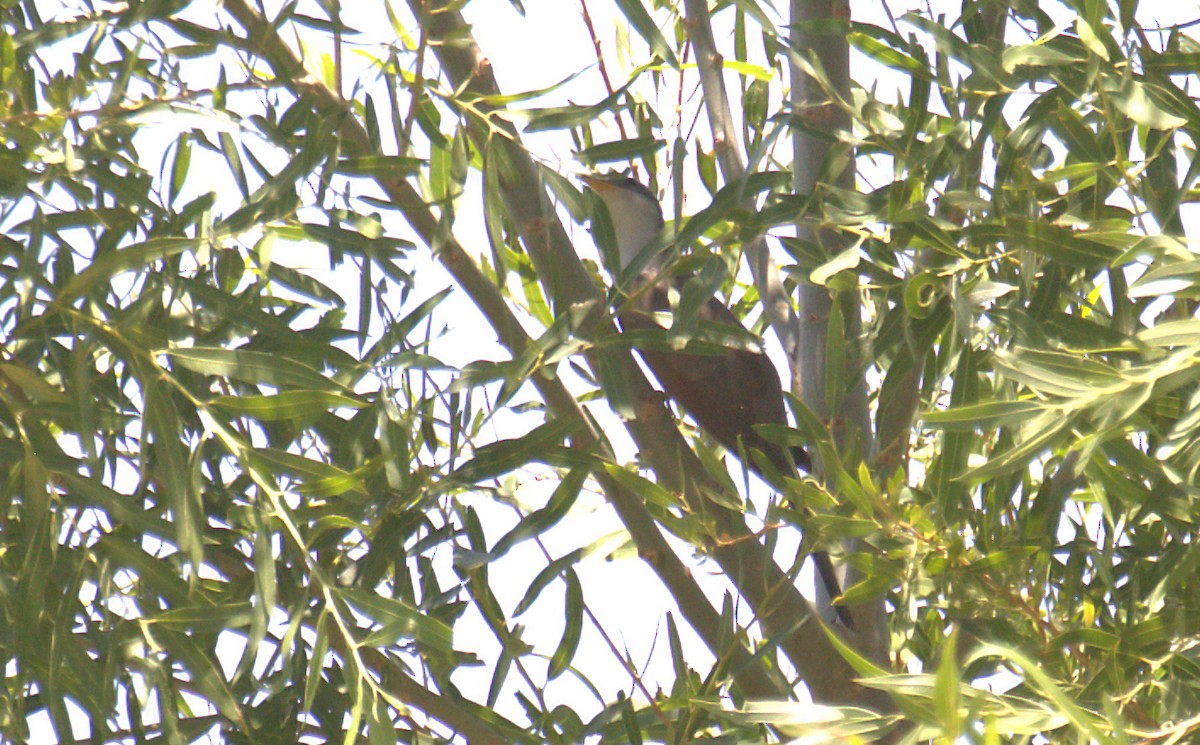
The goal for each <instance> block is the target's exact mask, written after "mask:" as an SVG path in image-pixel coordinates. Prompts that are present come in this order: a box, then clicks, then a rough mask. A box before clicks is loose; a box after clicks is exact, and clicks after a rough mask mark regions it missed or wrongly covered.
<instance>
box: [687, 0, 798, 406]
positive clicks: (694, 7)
mask: <svg viewBox="0 0 1200 745" xmlns="http://www.w3.org/2000/svg"><path fill="white" fill-rule="evenodd" d="M684 8H685V10H686V12H687V24H686V26H687V31H688V39H690V40H691V42H692V46H693V47H694V48H695V50H696V66H697V68H698V70H699V71H700V85H701V86H702V88H703V90H704V106H705V110H706V112H707V114H708V122H709V126H710V127H711V128H712V133H713V151H714V152H715V154H716V156H717V163H718V164H719V165H720V167H721V173H722V174H723V175H724V176H725V183H727V184H735V183H737V182H739V181H741V180H742V178H743V177H744V176H745V175H746V165H745V163H744V162H743V161H742V154H741V151H740V150H739V149H738V145H737V142H738V138H737V130H736V129H735V128H734V126H733V114H732V112H731V110H730V107H729V95H728V93H727V91H726V88H725V78H724V72H725V66H724V58H723V57H722V56H721V54H720V53H719V52H718V51H717V45H716V42H715V41H714V39H713V33H712V23H711V22H710V18H709V11H708V3H707V2H706V0H686V1H685V2H684ZM744 206H746V207H749V208H753V206H754V205H753V204H747V205H744ZM745 251H746V257H747V259H748V260H749V264H750V273H751V275H752V276H753V277H754V286H755V288H756V289H757V290H758V295H759V297H760V298H762V305H763V312H764V313H765V314H766V316H767V320H768V321H769V322H770V324H771V328H772V329H773V330H774V331H775V335H776V336H778V337H779V342H780V344H782V345H783V351H784V352H785V353H786V355H787V359H788V364H789V366H791V365H792V360H795V359H796V351H797V347H796V345H797V344H798V343H799V337H798V328H799V324H800V321H799V318H798V317H797V316H796V311H795V310H794V309H793V308H792V303H791V298H789V297H788V294H787V291H786V290H785V289H784V287H783V282H782V280H780V278H779V269H778V267H776V266H775V260H774V259H772V258H771V252H770V250H768V248H767V241H766V238H765V237H764V236H763V235H762V234H761V233H759V234H757V235H755V236H754V237H753V238H751V239H750V240H748V241H746V243H745ZM792 389H793V390H797V388H796V375H795V374H794V370H793V375H792Z"/></svg>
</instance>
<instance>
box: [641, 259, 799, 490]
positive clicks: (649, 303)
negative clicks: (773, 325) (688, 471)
mask: <svg viewBox="0 0 1200 745" xmlns="http://www.w3.org/2000/svg"><path fill="white" fill-rule="evenodd" d="M670 309H671V305H670V298H669V296H668V291H667V286H666V283H664V282H659V283H657V284H655V285H654V286H652V287H648V288H645V287H644V288H643V289H642V290H641V292H640V294H636V295H635V297H634V300H633V301H632V302H631V304H630V305H629V307H627V308H625V309H624V310H623V311H622V312H621V314H620V321H621V327H622V328H623V329H624V330H625V331H647V330H659V331H661V330H663V327H662V326H661V325H660V324H659V323H658V321H657V320H655V315H654V314H655V313H657V312H670ZM700 321H701V322H708V323H718V324H722V325H725V326H729V327H735V328H741V322H740V321H739V320H738V318H737V316H735V315H734V314H733V313H732V312H731V311H730V310H729V309H728V308H726V307H725V306H724V305H723V304H722V303H721V302H720V301H719V300H717V299H716V298H710V299H709V300H708V302H706V303H705V304H704V306H703V307H702V308H701V309H700ZM697 346H698V345H696V344H694V343H689V345H688V346H686V347H684V348H683V349H681V350H679V351H674V350H667V349H664V348H662V347H661V346H656V345H646V346H645V347H644V348H639V349H638V352H639V353H640V354H641V355H642V358H643V359H644V360H646V364H647V366H649V368H650V370H651V371H652V372H653V373H654V376H655V377H656V378H658V382H659V383H660V384H661V385H662V387H663V391H664V392H665V393H666V394H667V395H668V396H670V397H671V398H673V399H674V400H675V401H676V403H678V404H679V406H681V407H682V408H683V410H684V411H686V412H687V413H688V414H689V415H691V417H692V418H693V419H695V420H696V423H697V424H699V425H700V427H701V428H702V429H703V430H704V431H705V432H707V433H708V434H709V435H710V436H712V437H713V438H714V439H715V440H717V442H719V443H721V444H722V445H724V446H725V447H726V448H727V449H728V450H729V451H730V452H732V453H735V454H739V453H741V452H743V451H745V452H747V453H749V452H750V451H752V450H757V451H759V452H761V453H762V454H763V455H764V456H765V457H766V458H767V460H768V461H770V463H771V464H772V465H773V466H774V467H775V468H776V469H777V470H778V472H779V473H780V474H788V473H791V472H792V469H793V465H792V463H791V462H789V459H788V456H787V454H786V452H785V451H784V449H783V448H782V447H781V446H780V445H779V444H777V443H774V442H770V441H768V440H766V439H764V438H763V437H762V435H760V434H759V433H758V431H757V430H756V429H755V426H756V425H759V424H777V425H785V424H787V417H786V415H785V413H784V404H783V387H782V385H781V384H780V381H779V373H778V372H777V371H776V369H775V365H774V364H772V362H771V360H770V359H769V358H768V357H767V356H766V355H765V354H763V353H761V352H757V351H752V350H749V349H741V348H730V347H726V348H715V347H713V346H712V345H705V349H704V351H703V352H700V351H695V350H696V349H697ZM689 350H692V351H689ZM798 455H799V456H800V458H801V459H800V461H799V462H797V463H796V465H799V466H801V467H806V466H807V458H806V457H803V456H804V454H803V453H802V452H799V453H798ZM751 465H752V466H754V467H755V470H759V469H758V468H757V467H756V464H753V463H751Z"/></svg>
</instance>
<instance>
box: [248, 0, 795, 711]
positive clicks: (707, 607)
mask: <svg viewBox="0 0 1200 745" xmlns="http://www.w3.org/2000/svg"><path fill="white" fill-rule="evenodd" d="M224 8H225V10H226V11H228V12H229V13H230V14H231V15H232V16H233V17H234V18H235V19H236V20H237V22H238V23H239V24H240V25H241V26H242V27H243V28H244V29H245V30H246V33H247V41H248V42H249V43H248V46H249V48H251V49H255V50H258V51H259V53H260V54H262V55H263V56H264V57H265V58H266V59H267V60H268V62H269V63H270V64H271V66H272V69H273V70H274V72H275V74H276V75H277V76H278V77H279V78H280V79H282V80H283V82H284V83H285V84H286V85H288V86H289V87H290V88H291V89H292V90H293V91H295V92H296V93H298V94H301V93H302V94H304V95H307V96H310V97H311V99H312V100H313V101H314V105H315V108H317V109H318V110H319V111H322V112H325V113H326V114H327V115H328V116H331V117H336V118H337V120H338V121H339V122H340V125H339V129H338V134H339V136H340V137H341V139H342V142H343V146H344V147H345V149H346V150H347V152H349V153H350V154H357V155H362V154H367V153H370V152H371V144H370V139H369V137H368V135H367V132H366V130H365V129H364V128H363V126H362V124H361V123H360V122H359V120H358V119H356V118H355V117H354V116H353V115H352V114H351V112H350V110H349V107H348V106H347V104H346V102H345V101H344V100H342V99H341V98H339V97H337V96H336V95H334V94H333V93H332V92H331V91H329V90H328V89H327V88H326V87H325V86H324V85H322V84H321V83H320V81H319V80H318V79H317V78H316V77H315V76H313V75H312V74H310V73H309V72H308V71H307V70H306V69H305V68H304V65H303V63H302V62H301V61H300V59H299V58H298V57H297V56H296V55H295V53H294V52H293V51H292V50H291V48H290V47H288V45H287V44H286V43H285V42H284V41H283V40H282V39H281V38H280V37H279V34H278V30H277V28H276V27H275V26H274V25H273V24H272V23H270V22H269V21H268V20H267V19H266V18H264V17H263V16H262V15H260V14H259V13H258V12H257V11H256V10H254V9H252V8H250V7H249V6H248V5H247V4H246V2H245V0H226V2H225V4H224ZM456 15H457V14H456ZM460 20H461V19H460ZM378 183H379V186H380V187H381V188H382V189H383V190H384V191H385V193H386V194H387V195H388V196H389V198H390V199H391V200H392V202H393V203H394V204H396V205H397V206H398V207H399V208H400V210H401V213H402V214H403V215H404V217H405V219H406V220H408V222H409V225H410V226H411V227H412V228H413V230H414V231H415V232H416V233H417V235H418V236H420V238H421V239H422V240H423V241H425V242H426V244H428V245H433V244H434V241H435V240H436V241H437V242H438V243H439V249H438V252H437V257H438V259H439V260H440V261H441V262H442V264H443V265H444V266H445V268H446V269H447V270H448V271H449V272H450V274H451V275H452V276H453V277H454V278H455V281H456V282H457V283H458V285H459V286H460V287H462V288H463V290H464V291H465V292H466V293H467V295H468V296H469V297H470V298H471V300H472V301H473V302H474V303H475V304H476V306H477V307H478V308H479V309H480V311H481V312H482V313H483V315H484V317H485V318H487V319H488V322H489V323H491V324H492V327H493V329H494V330H495V332H496V334H497V337H498V338H499V340H500V342H501V343H502V344H504V345H505V347H506V348H507V349H508V350H509V353H510V354H511V355H512V356H513V357H514V358H517V357H520V356H521V355H523V354H524V353H525V351H526V350H527V349H528V348H529V347H530V345H531V344H532V340H531V339H530V338H529V337H528V335H526V333H525V331H524V330H523V329H522V327H521V324H520V322H519V321H518V319H517V318H516V316H515V315H514V314H513V312H512V310H511V308H509V306H508V304H507V303H506V301H505V299H504V297H503V295H501V293H500V291H499V290H498V289H497V288H496V286H495V285H494V284H493V283H492V282H491V281H490V280H489V279H488V278H487V277H486V276H485V275H484V274H483V272H482V271H480V269H479V267H478V266H477V265H476V264H475V262H474V260H473V259H472V258H471V256H470V255H469V254H468V253H467V252H466V251H465V250H464V249H463V247H462V245H461V244H459V243H458V241H457V240H456V239H455V238H454V236H453V235H452V234H451V235H444V234H443V233H442V232H440V231H439V227H438V226H439V220H438V218H437V216H435V215H434V213H433V212H432V210H430V208H429V205H428V204H426V202H425V201H424V200H423V199H422V198H421V196H420V194H419V193H418V192H417V191H416V190H415V189H414V188H413V186H412V185H411V184H409V183H408V182H407V181H405V180H404V179H403V178H399V177H397V178H380V179H379V180H378ZM536 223H537V221H536V220H535V221H531V222H529V223H526V224H525V227H526V228H527V229H528V230H531V231H534V232H536V231H535V230H534V228H536ZM558 229H559V231H561V230H562V226H561V225H559V226H558ZM562 235H563V236H564V238H565V231H563V232H562ZM534 245H538V244H537V243H536V242H534ZM570 257H571V259H572V261H573V262H574V264H575V265H576V266H578V265H579V261H578V258H577V257H576V256H575V254H574V252H573V251H571V252H570ZM543 258H544V257H543ZM580 271H582V268H581V267H580ZM547 276H549V275H547ZM567 276H571V275H567ZM584 276H586V275H584ZM573 289H577V290H578V292H577V293H576V297H578V296H579V295H582V296H583V297H578V299H579V300H580V301H583V300H588V299H594V298H595V297H597V296H598V292H597V291H596V288H595V286H594V285H592V283H591V281H590V280H588V281H587V283H586V284H585V285H583V286H580V287H578V288H573ZM585 293H586V294H585ZM601 333H615V329H614V328H613V325H612V323H611V321H610V322H609V323H608V324H607V326H605V327H604V328H602V329H601ZM625 357H626V358H627V359H625V360H622V362H623V363H624V364H625V365H626V366H627V368H628V369H630V370H632V371H636V366H634V363H633V360H632V358H631V357H629V355H628V353H626V354H625ZM630 375H631V376H632V373H630ZM531 382H532V383H533V385H534V386H535V387H536V389H537V390H538V393H539V394H540V395H541V396H542V397H543V399H544V400H545V401H546V403H547V406H548V407H549V408H550V410H551V411H552V412H553V413H554V415H555V416H556V417H561V418H565V419H569V420H572V421H576V422H579V424H580V426H579V427H577V428H576V434H575V435H574V436H573V438H572V444H573V445H574V446H575V447H577V448H579V449H581V450H586V451H589V452H599V453H600V455H601V456H602V457H605V458H608V459H612V458H613V454H612V452H611V447H610V446H609V445H608V443H607V441H605V440H604V438H603V436H602V433H600V432H598V431H596V429H595V428H594V426H593V422H592V420H591V419H590V418H589V417H588V416H587V415H586V413H585V412H584V411H583V410H582V408H581V407H580V406H579V403H578V401H576V399H575V397H574V396H573V395H572V394H571V393H570V391H568V390H567V389H566V388H565V387H564V386H563V385H562V383H561V382H560V381H559V380H558V379H557V378H556V377H552V376H550V375H549V374H547V372H546V371H544V370H538V371H536V372H535V373H534V374H533V376H532V378H531ZM642 383H643V386H644V387H645V388H646V389H647V391H648V389H649V385H648V383H646V382H645V378H644V377H643V378H642ZM660 408H661V407H660ZM659 419H661V421H658V422H657V423H655V421H654V420H653V419H649V420H648V425H649V426H647V434H644V435H643V438H646V437H654V436H663V437H666V433H667V429H666V428H667V427H668V426H669V427H670V431H672V432H673V433H674V436H675V438H676V439H679V434H678V430H676V429H675V427H674V423H673V422H672V421H671V420H670V419H669V418H668V417H666V416H665V410H664V411H663V416H662V417H660V418H659ZM689 452H690V451H689ZM692 458H693V460H694V459H695V456H694V455H692ZM595 477H596V478H597V480H598V481H599V482H600V484H601V486H602V487H603V488H604V491H605V494H606V496H607V497H608V499H609V501H610V502H611V503H612V504H613V507H614V509H615V510H616V512H617V514H618V516H619V517H620V518H621V521H622V523H623V524H624V525H625V528H626V529H627V530H628V531H629V534H630V536H631V537H632V538H633V541H634V544H635V545H636V546H637V548H638V553H639V555H640V556H641V557H642V558H643V559H644V560H645V561H647V562H648V563H649V564H650V565H651V567H652V568H653V569H654V571H655V573H656V574H657V575H658V577H659V579H660V580H661V581H662V582H663V584H664V585H665V586H666V588H667V590H668V591H669V592H670V593H671V596H672V598H673V599H674V600H675V602H676V604H677V605H678V606H679V609H680V611H681V612H682V613H683V614H684V616H685V617H686V618H687V620H688V622H689V624H690V625H691V626H692V627H693V628H695V629H696V631H697V633H698V634H699V635H700V637H701V638H702V639H703V640H704V642H705V644H706V645H707V646H708V647H709V649H710V650H711V651H712V653H713V655H714V656H716V657H718V658H722V657H724V656H726V655H730V656H731V657H730V666H729V667H730V669H731V670H733V671H735V672H734V678H735V681H736V683H737V685H738V687H739V688H740V689H741V690H742V692H743V693H744V694H745V695H747V696H751V697H755V698H768V697H769V698H777V697H779V696H781V695H786V691H782V690H780V688H778V687H777V686H776V685H775V684H774V682H772V679H771V677H770V676H769V675H768V673H767V671H766V669H765V667H764V666H763V664H762V662H761V661H760V660H758V659H756V658H755V657H754V656H753V655H751V654H750V652H749V651H748V650H746V649H745V647H743V646H741V645H734V646H733V647H732V648H731V649H726V648H725V647H726V644H727V641H728V640H727V634H725V633H724V632H723V630H722V628H723V622H722V620H721V616H720V614H719V613H718V612H717V611H716V610H715V609H714V608H713V607H712V605H711V604H710V603H709V602H708V600H707V599H706V598H705V595H704V592H703V590H702V589H701V588H700V586H699V585H698V584H697V582H696V580H695V578H694V577H692V575H691V570H690V569H689V568H688V567H687V565H686V564H684V563H683V562H682V561H681V560H680V559H679V557H678V556H677V555H676V554H675V552H674V550H673V549H672V548H671V546H670V544H669V543H668V542H667V541H666V538H665V537H664V536H663V535H662V533H661V531H660V530H659V528H658V525H657V523H656V522H655V520H654V518H653V517H652V516H651V515H650V513H649V511H648V510H647V509H646V505H645V504H644V503H643V502H642V500H641V499H640V498H639V497H638V495H637V494H635V493H634V492H633V491H632V490H630V489H628V488H625V487H623V486H622V485H621V484H620V483H619V482H617V480H616V479H614V478H612V477H611V476H609V475H607V474H606V473H604V472H603V471H600V472H597V473H596V474H595Z"/></svg>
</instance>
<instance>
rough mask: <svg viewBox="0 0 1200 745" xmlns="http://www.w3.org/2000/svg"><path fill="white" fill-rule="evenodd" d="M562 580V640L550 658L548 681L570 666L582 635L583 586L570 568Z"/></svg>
mask: <svg viewBox="0 0 1200 745" xmlns="http://www.w3.org/2000/svg"><path fill="white" fill-rule="evenodd" d="M563 578H564V580H565V581H566V583H567V592H566V599H565V601H564V608H563V615H564V616H565V621H564V624H563V635H562V639H560V640H559V642H558V647H557V648H556V649H555V650H554V654H553V655H552V656H551V657H550V669H549V671H548V672H547V673H546V677H547V678H548V679H550V680H553V679H554V678H557V677H558V676H559V675H562V673H563V671H564V670H566V669H567V666H568V665H570V664H571V660H572V659H574V657H575V652H576V650H578V649H579V639H580V637H581V636H582V635H583V608H584V604H583V586H582V585H581V584H580V583H579V577H578V575H576V574H575V570H574V569H572V568H571V567H567V569H566V571H565V572H564V573H563Z"/></svg>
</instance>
